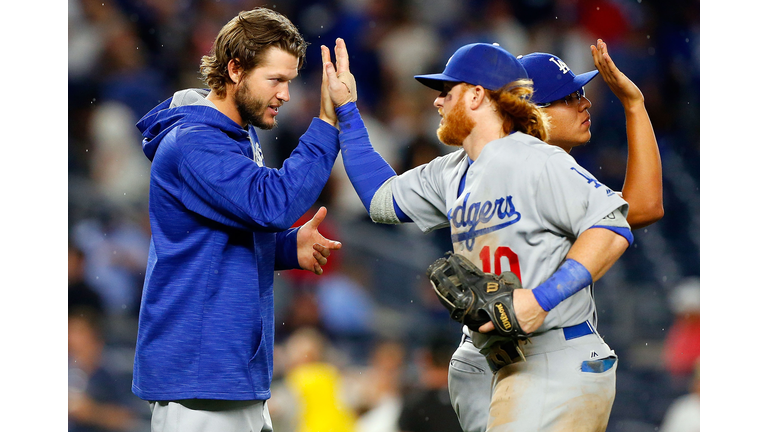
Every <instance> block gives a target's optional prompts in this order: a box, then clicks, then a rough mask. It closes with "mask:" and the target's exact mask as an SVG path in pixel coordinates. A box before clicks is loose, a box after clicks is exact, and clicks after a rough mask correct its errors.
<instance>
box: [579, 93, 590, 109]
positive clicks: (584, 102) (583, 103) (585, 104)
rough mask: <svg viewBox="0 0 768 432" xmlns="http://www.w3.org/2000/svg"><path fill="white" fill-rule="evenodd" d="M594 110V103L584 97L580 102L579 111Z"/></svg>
mask: <svg viewBox="0 0 768 432" xmlns="http://www.w3.org/2000/svg"><path fill="white" fill-rule="evenodd" d="M589 108H592V101H591V100H589V99H587V97H586V96H582V97H581V100H580V101H579V111H584V110H585V109H589Z"/></svg>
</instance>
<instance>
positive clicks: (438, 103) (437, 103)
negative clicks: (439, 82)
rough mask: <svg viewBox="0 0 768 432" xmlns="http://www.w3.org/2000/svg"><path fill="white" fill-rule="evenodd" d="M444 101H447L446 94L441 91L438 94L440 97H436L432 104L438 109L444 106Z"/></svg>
mask: <svg viewBox="0 0 768 432" xmlns="http://www.w3.org/2000/svg"><path fill="white" fill-rule="evenodd" d="M444 102H445V95H444V94H443V93H440V96H438V97H436V98H435V101H434V102H433V103H432V105H433V106H434V107H435V108H438V109H439V108H442V107H443V103H444Z"/></svg>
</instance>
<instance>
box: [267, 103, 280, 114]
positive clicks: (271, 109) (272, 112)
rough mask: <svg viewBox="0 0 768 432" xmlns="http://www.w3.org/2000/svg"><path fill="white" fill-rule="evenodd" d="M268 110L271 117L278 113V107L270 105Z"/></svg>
mask: <svg viewBox="0 0 768 432" xmlns="http://www.w3.org/2000/svg"><path fill="white" fill-rule="evenodd" d="M268 108H269V112H270V114H272V116H276V115H277V112H278V111H280V105H270V106H269V107H268Z"/></svg>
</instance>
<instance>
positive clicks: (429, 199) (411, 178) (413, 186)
mask: <svg viewBox="0 0 768 432" xmlns="http://www.w3.org/2000/svg"><path fill="white" fill-rule="evenodd" d="M451 157H453V155H448V156H441V157H438V158H436V159H434V160H432V161H431V162H429V163H427V164H424V165H421V166H418V167H416V168H413V169H410V170H408V171H406V172H405V173H403V174H401V175H399V176H397V178H395V179H394V180H393V181H392V193H393V197H394V199H395V202H396V203H397V205H398V207H400V209H401V210H402V211H403V213H405V214H406V215H407V216H408V217H410V218H411V220H413V222H414V223H416V226H418V227H419V229H420V230H421V231H423V232H430V231H433V230H435V229H439V228H444V227H446V226H448V218H447V217H446V212H447V209H446V189H447V185H446V182H445V180H444V179H445V178H446V175H448V176H450V172H451V171H452V170H451V169H450V167H449V166H448V165H449V163H448V162H449V160H450V158H451Z"/></svg>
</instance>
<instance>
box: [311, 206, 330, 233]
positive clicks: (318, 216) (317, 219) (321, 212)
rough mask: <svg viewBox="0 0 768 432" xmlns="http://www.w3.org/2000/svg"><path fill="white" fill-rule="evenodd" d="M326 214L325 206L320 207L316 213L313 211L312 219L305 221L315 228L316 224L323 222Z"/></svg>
mask: <svg viewBox="0 0 768 432" xmlns="http://www.w3.org/2000/svg"><path fill="white" fill-rule="evenodd" d="M327 214H328V210H327V209H326V208H325V207H320V208H319V209H318V210H317V213H315V215H314V216H312V219H311V220H310V221H309V222H307V226H308V227H309V228H312V229H317V227H318V226H320V223H321V222H323V220H324V219H325V215H327Z"/></svg>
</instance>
